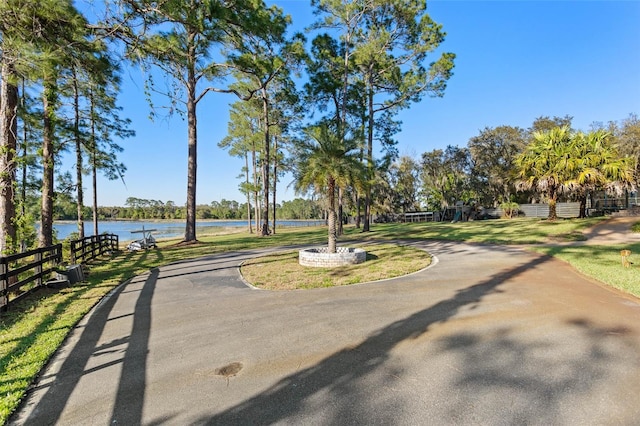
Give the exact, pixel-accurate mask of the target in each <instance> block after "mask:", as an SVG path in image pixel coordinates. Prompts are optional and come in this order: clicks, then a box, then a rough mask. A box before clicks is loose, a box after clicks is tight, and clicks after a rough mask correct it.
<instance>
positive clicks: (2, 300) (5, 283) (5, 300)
mask: <svg viewBox="0 0 640 426" xmlns="http://www.w3.org/2000/svg"><path fill="white" fill-rule="evenodd" d="M8 272H9V268H8V265H7V258H6V257H2V258H0V312H6V311H7V308H8V307H9V277H7V273H8Z"/></svg>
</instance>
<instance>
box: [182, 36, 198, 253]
mask: <svg viewBox="0 0 640 426" xmlns="http://www.w3.org/2000/svg"><path fill="white" fill-rule="evenodd" d="M194 57H195V48H194V47H193V46H190V47H189V52H188V58H187V60H188V61H189V64H188V71H187V74H188V75H187V126H188V133H189V140H188V146H189V148H188V157H187V218H186V219H187V220H186V227H185V232H184V241H185V242H194V241H197V238H196V179H197V171H198V123H197V118H196V77H195V59H193V58H194Z"/></svg>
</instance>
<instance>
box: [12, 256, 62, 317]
mask: <svg viewBox="0 0 640 426" xmlns="http://www.w3.org/2000/svg"><path fill="white" fill-rule="evenodd" d="M60 262H62V244H56V245H55V246H49V247H43V248H38V249H35V250H30V251H27V252H25V253H20V254H14V255H11V256H6V257H0V311H6V310H7V308H8V306H9V303H14V302H17V301H18V300H20V299H21V298H23V297H25V296H26V295H28V294H30V293H31V292H33V291H35V290H37V289H39V288H41V287H42V286H43V285H44V279H46V278H48V277H49V276H50V275H51V274H52V273H53V272H54V271H55V270H56V266H57V265H58V264H59V263H60ZM28 284H31V285H28ZM25 287H26V288H27V290H24V288H25ZM11 293H13V294H16V296H14V297H12V298H11V300H9V295H10V294H11Z"/></svg>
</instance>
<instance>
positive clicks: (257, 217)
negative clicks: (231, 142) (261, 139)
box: [251, 147, 260, 233]
mask: <svg viewBox="0 0 640 426" xmlns="http://www.w3.org/2000/svg"><path fill="white" fill-rule="evenodd" d="M251 162H252V163H253V200H254V203H255V204H254V206H253V210H254V214H253V216H254V218H253V219H254V220H255V225H256V233H257V232H258V224H259V223H260V199H259V196H258V170H257V163H256V149H255V147H253V149H252V150H251Z"/></svg>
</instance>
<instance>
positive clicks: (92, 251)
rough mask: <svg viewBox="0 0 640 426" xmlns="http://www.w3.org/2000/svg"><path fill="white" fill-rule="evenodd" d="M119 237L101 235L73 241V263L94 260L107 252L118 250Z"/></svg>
mask: <svg viewBox="0 0 640 426" xmlns="http://www.w3.org/2000/svg"><path fill="white" fill-rule="evenodd" d="M118 245H119V241H118V236H117V235H115V234H101V235H92V236H90V237H85V238H82V239H80V240H74V241H71V263H74V264H75V263H82V262H86V261H88V260H91V259H94V258H96V257H98V256H100V255H102V254H104V253H105V252H107V251H117V250H118Z"/></svg>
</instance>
